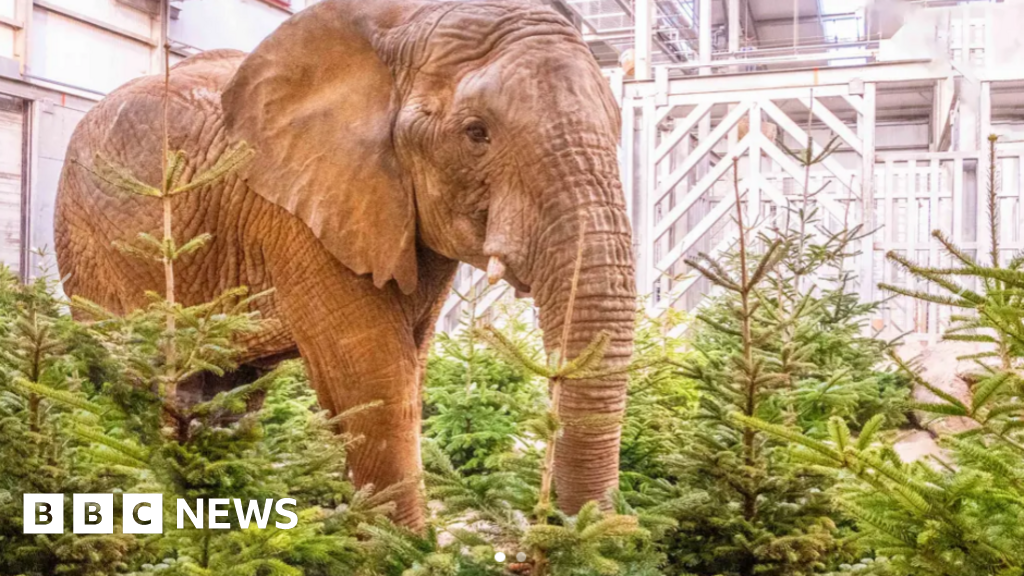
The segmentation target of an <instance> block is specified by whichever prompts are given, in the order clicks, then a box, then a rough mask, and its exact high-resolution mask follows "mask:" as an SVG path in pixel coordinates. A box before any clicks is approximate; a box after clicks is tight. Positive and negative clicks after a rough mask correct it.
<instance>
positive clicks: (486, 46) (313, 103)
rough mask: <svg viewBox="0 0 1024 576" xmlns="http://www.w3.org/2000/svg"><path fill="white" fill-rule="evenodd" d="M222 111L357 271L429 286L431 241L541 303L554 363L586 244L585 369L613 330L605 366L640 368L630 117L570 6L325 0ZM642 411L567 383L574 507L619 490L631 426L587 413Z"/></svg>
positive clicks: (252, 67)
mask: <svg viewBox="0 0 1024 576" xmlns="http://www.w3.org/2000/svg"><path fill="white" fill-rule="evenodd" d="M223 103H224V108H225V111H226V114H227V125H228V130H229V137H231V138H235V139H244V140H246V141H248V142H250V143H251V144H253V145H254V146H255V147H256V149H257V153H258V156H257V160H256V161H255V162H254V163H253V164H252V165H251V166H250V167H249V169H248V174H247V178H248V181H249V183H250V185H251V186H252V188H253V189H254V190H255V191H256V192H257V193H258V194H260V195H261V196H263V197H265V198H266V199H268V200H270V201H272V202H274V203H276V204H277V205H279V206H281V207H283V208H285V209H286V210H289V211H290V212H292V213H293V214H295V215H296V216H298V217H299V218H301V219H302V220H303V221H304V222H305V223H306V224H307V225H308V226H309V227H310V229H312V231H313V232H314V233H315V234H316V235H317V236H318V237H319V239H320V240H321V241H322V242H323V244H324V246H325V247H326V248H327V249H328V250H330V251H331V252H332V253H333V254H334V255H335V256H336V257H337V258H338V259H339V260H340V261H341V262H342V263H344V264H345V265H347V266H348V267H350V268H351V269H352V270H354V271H355V272H357V273H360V274H372V275H373V279H374V281H375V282H376V283H377V285H378V286H381V287H383V286H384V285H385V284H386V283H387V282H388V281H390V280H392V279H393V280H395V281H396V283H397V286H398V288H399V289H401V290H402V291H403V292H406V293H409V292H412V291H414V290H415V289H416V285H417V278H418V269H417V266H418V264H417V260H416V253H417V252H416V244H417V242H421V243H422V244H424V245H425V246H427V247H429V248H430V249H432V250H434V251H435V252H438V253H440V254H442V255H444V256H447V257H448V258H451V259H455V260H460V261H463V262H468V263H470V264H472V265H474V266H477V267H479V268H485V267H487V266H488V264H489V263H490V268H491V272H492V273H500V274H502V275H503V276H504V278H505V279H506V280H508V281H509V282H510V283H512V284H513V285H515V286H516V287H517V288H518V289H520V290H522V291H528V292H530V293H532V295H533V296H534V297H535V300H536V303H537V305H538V306H539V307H540V321H541V327H542V328H543V329H544V333H545V344H546V346H547V348H548V350H549V352H551V351H554V349H555V348H557V347H558V346H559V345H560V341H561V333H562V326H563V323H564V321H565V316H566V307H567V305H568V300H569V291H570V290H569V287H570V282H571V277H572V270H573V265H574V262H575V260H576V255H577V240H578V238H579V237H580V234H584V244H583V257H582V266H581V276H580V280H579V290H578V292H577V295H576V298H575V307H574V314H573V318H572V330H571V333H570V334H569V336H568V346H567V348H568V350H567V354H568V355H569V356H572V355H574V354H575V353H576V352H578V351H580V350H581V349H582V348H583V347H585V346H586V345H587V344H588V343H590V342H591V340H592V339H593V338H594V337H595V335H596V334H597V333H598V332H600V331H607V332H608V333H609V334H610V335H611V337H612V345H611V347H610V349H609V353H608V355H607V356H606V363H607V364H609V365H611V366H616V365H621V364H623V363H625V362H627V361H628V359H629V356H630V354H631V353H632V341H633V322H634V313H635V297H634V292H635V286H634V268H633V255H632V246H631V233H630V228H629V223H628V219H627V216H626V211H625V206H624V201H623V195H622V188H621V184H620V182H619V175H618V163H617V160H616V144H617V140H618V131H619V115H618V110H617V107H616V105H615V103H614V100H613V98H612V95H611V92H610V90H609V88H608V86H607V84H606V82H605V80H604V79H603V78H602V76H601V73H600V70H599V69H598V66H597V64H596V62H595V61H594V59H593V57H592V56H591V55H590V52H589V51H588V49H587V47H586V45H585V44H584V43H583V41H582V39H581V38H580V36H579V34H578V33H577V31H576V30H575V29H574V28H573V27H572V26H571V25H570V24H569V23H568V22H566V21H565V20H564V19H563V18H562V17H561V16H559V15H558V14H557V13H555V12H554V11H552V10H550V9H548V8H546V7H543V6H541V5H540V4H538V3H536V2H525V1H515V0H513V1H507V2H501V1H494V2H488V1H464V2H440V1H439V2H434V1H415V0H373V1H367V0H325V1H324V2H322V3H320V4H318V5H316V6H314V7H312V8H310V9H308V10H306V11H304V12H302V13H300V14H299V15H297V16H296V17H295V18H293V19H292V20H290V21H289V22H288V23H286V24H285V25H283V26H282V27H281V28H280V29H279V30H278V31H277V32H275V33H274V34H273V35H272V36H271V37H270V38H268V39H267V40H266V41H264V42H263V43H262V44H261V45H260V46H259V47H258V48H257V49H256V51H255V52H253V54H252V55H250V56H249V57H248V58H247V59H246V60H245V62H244V63H243V64H242V66H241V68H240V70H239V72H238V74H237V76H236V77H235V79H234V80H233V81H232V83H231V84H230V86H229V87H228V89H227V90H226V91H225V93H224V97H223ZM581 227H582V229H581ZM624 403H625V381H624V378H611V379H609V380H606V381H601V382H586V383H584V382H570V383H567V385H566V386H564V387H563V393H562V397H561V409H562V414H563V417H564V420H565V423H566V428H565V431H564V434H563V436H562V438H561V440H560V441H559V447H558V458H557V464H556V482H557V489H558V495H559V498H560V503H561V506H562V508H563V509H566V510H569V511H575V510H576V509H578V508H579V506H580V505H582V504H583V503H584V502H586V501H587V500H591V499H601V498H603V497H604V496H605V495H606V493H607V491H608V489H610V488H613V487H614V486H615V485H616V482H617V478H618V475H617V469H618V440H619V429H618V426H617V425H615V424H614V423H609V422H612V421H613V419H609V418H588V417H589V416H594V415H617V414H620V413H621V411H622V410H623V408H624ZM588 420H589V421H590V425H586V424H585V423H584V422H585V421H588ZM594 422H606V424H604V425H603V427H598V428H594V424H593V423H594Z"/></svg>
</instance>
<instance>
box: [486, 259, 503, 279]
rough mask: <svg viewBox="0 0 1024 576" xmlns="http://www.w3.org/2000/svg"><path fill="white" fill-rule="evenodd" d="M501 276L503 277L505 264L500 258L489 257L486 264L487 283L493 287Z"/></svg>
mask: <svg viewBox="0 0 1024 576" xmlns="http://www.w3.org/2000/svg"><path fill="white" fill-rule="evenodd" d="M503 276H505V264H504V263H503V262H502V261H501V258H498V257H497V256H491V259H490V260H489V261H488V262H487V283H488V284H490V285H491V286H493V285H495V284H497V283H498V280H501V278H502V277H503Z"/></svg>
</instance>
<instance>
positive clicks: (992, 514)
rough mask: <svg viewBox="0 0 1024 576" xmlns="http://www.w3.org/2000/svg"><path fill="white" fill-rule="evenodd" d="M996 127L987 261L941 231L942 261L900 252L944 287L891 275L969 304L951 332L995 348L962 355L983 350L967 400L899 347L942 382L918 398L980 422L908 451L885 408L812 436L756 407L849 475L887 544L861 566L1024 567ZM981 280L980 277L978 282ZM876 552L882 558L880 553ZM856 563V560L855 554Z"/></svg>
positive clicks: (866, 525) (1017, 317) (857, 509)
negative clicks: (891, 437) (930, 451)
mask: <svg viewBox="0 0 1024 576" xmlns="http://www.w3.org/2000/svg"><path fill="white" fill-rule="evenodd" d="M996 140H997V139H996V138H995V137H994V136H993V137H991V138H990V149H989V154H990V158H991V159H992V161H991V164H990V166H989V170H990V172H989V175H990V176H989V185H988V193H987V197H988V215H989V241H990V245H989V252H988V255H987V256H988V257H987V261H986V260H982V259H981V258H977V257H975V256H974V255H971V254H970V253H968V252H967V251H966V250H964V249H962V248H960V247H958V246H956V245H955V244H953V243H952V242H950V241H949V240H948V239H947V238H946V237H945V236H944V235H943V234H942V233H941V232H939V231H936V232H933V237H934V238H935V239H936V241H938V242H939V243H940V244H941V245H942V246H943V249H944V250H945V251H946V253H947V254H948V255H949V256H950V258H951V259H952V262H953V265H952V266H950V267H946V268H942V267H935V266H920V265H917V264H914V263H913V262H911V261H909V260H907V259H906V258H903V257H901V256H899V255H898V254H894V253H891V254H890V255H889V259H890V261H892V262H894V263H895V264H896V265H898V266H900V267H902V268H903V269H905V270H906V271H907V272H908V273H909V274H910V275H912V276H914V277H916V278H918V279H920V280H922V281H925V282H926V283H928V284H929V285H930V286H931V287H932V288H933V290H929V291H924V290H922V291H914V290H908V289H905V288H902V287H897V286H889V285H883V286H882V287H883V288H885V289H887V290H889V291H891V292H894V293H896V294H901V295H904V296H910V297H914V298H918V299H921V300H925V301H927V302H934V303H938V304H942V305H949V306H954V307H956V308H959V309H960V310H961V311H962V312H961V313H960V314H957V315H955V316H954V317H953V324H952V326H951V327H950V328H949V330H948V331H947V333H946V335H945V338H946V339H948V340H960V341H972V342H981V343H985V344H988V345H990V349H989V350H987V351H985V352H982V353H980V354H974V355H970V356H965V357H963V358H962V359H964V360H971V361H973V362H974V366H975V369H974V370H973V371H971V372H970V373H969V374H967V375H965V377H966V378H967V380H968V382H969V383H970V385H971V399H970V401H969V402H965V401H962V400H960V399H958V398H956V397H954V396H952V395H950V394H949V393H947V392H945V391H943V390H941V389H939V388H937V387H935V386H934V385H932V384H931V383H929V382H928V381H927V380H926V379H925V378H923V377H922V376H921V375H920V371H919V370H918V368H917V367H916V366H915V365H913V364H912V363H908V362H906V361H904V360H903V359H902V358H900V357H898V356H897V355H895V354H893V355H892V359H893V361H894V363H895V364H896V366H897V367H898V368H899V369H900V371H901V372H903V373H904V374H906V375H908V376H909V377H910V378H911V379H912V380H913V381H914V384H915V385H917V386H921V387H922V388H925V389H927V390H929V391H931V392H932V393H933V394H935V396H936V397H937V399H938V401H937V402H925V403H923V402H915V403H911V405H910V407H911V408H913V409H916V410H919V411H922V412H925V413H928V414H931V415H932V416H933V417H934V418H945V417H950V416H955V417H959V418H963V419H966V420H968V421H970V422H971V423H972V424H973V426H972V427H970V428H969V429H967V430H965V431H962V432H955V433H953V432H947V433H943V434H942V436H941V437H940V439H939V442H940V446H942V447H943V448H944V450H943V452H942V454H941V455H939V456H937V457H933V458H930V459H927V460H919V461H917V462H914V463H907V462H904V461H903V460H902V459H901V458H900V457H899V456H898V455H897V454H896V452H895V451H894V450H893V449H892V447H891V445H889V444H888V443H887V442H886V439H885V435H884V434H879V433H878V429H879V417H876V418H875V419H873V420H872V421H870V422H868V424H866V425H865V426H864V428H863V430H862V431H861V433H860V435H859V436H858V437H857V438H856V439H853V437H852V435H851V433H850V431H849V429H848V427H847V425H846V423H845V422H844V421H843V420H841V419H839V418H835V419H833V420H832V421H831V422H830V423H829V435H828V436H827V437H826V438H823V439H814V438H809V437H807V436H805V435H802V434H798V433H795V432H794V431H793V430H791V429H787V428H783V427H779V426H776V425H773V424H770V423H766V422H763V421H761V420H757V419H750V418H741V420H742V421H743V422H745V423H746V424H747V425H750V426H754V427H756V428H758V429H760V430H764V431H766V432H767V433H769V434H771V435H773V436H775V437H778V438H782V439H785V440H788V441H790V442H793V443H794V444H797V445H799V446H800V447H801V450H800V451H799V452H798V455H799V456H800V457H801V458H802V459H803V460H805V461H806V462H809V463H812V464H814V465H815V466H817V467H819V468H820V469H823V470H828V471H831V472H833V473H834V474H836V475H837V477H838V478H840V479H841V480H842V485H841V486H842V488H843V490H842V491H841V494H842V500H841V501H842V504H843V507H844V509H845V510H847V511H848V512H849V513H850V514H851V515H852V516H853V517H854V518H856V520H857V522H858V526H859V528H860V530H861V531H862V533H863V539H864V540H865V541H866V542H868V543H869V544H871V545H872V546H873V547H874V549H875V550H876V554H877V556H876V558H875V560H876V561H875V562H872V563H870V564H867V563H863V562H862V563H861V564H860V565H859V566H858V567H857V569H859V571H861V572H862V573H864V572H865V571H870V572H875V573H878V574H900V575H904V574H905V575H911V574H922V573H928V574H936V575H950V576H952V575H964V576H968V575H970V576H974V575H977V576H980V575H982V574H1000V575H1010V574H1024V548H1022V547H1021V545H1020V543H1021V542H1022V541H1024V524H1022V522H1021V521H1022V519H1024V483H1022V480H1024V425H1022V423H1021V422H1022V421H1021V415H1022V413H1024V404H1022V403H1021V401H1020V397H1021V394H1022V392H1024V378H1022V373H1021V368H1022V356H1024V347H1022V346H1021V344H1022V343H1024V341H1022V340H1021V336H1022V335H1024V299H1022V296H1024V270H1022V268H1024V255H1020V254H1018V255H1016V256H1014V257H1013V258H1010V259H1009V260H1008V261H1006V260H1004V258H1002V255H1001V251H1000V248H999V230H998V222H999V215H998V201H997V191H998V186H997V182H998V174H997V171H996V160H995V158H996V152H997V150H996ZM968 281H971V282H973V284H974V285H975V286H976V287H970V286H968V285H967V282H968ZM877 560H883V561H882V562H878V561H877ZM847 568H850V569H854V567H853V566H849V567H847Z"/></svg>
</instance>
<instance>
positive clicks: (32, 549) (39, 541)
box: [0, 267, 137, 576]
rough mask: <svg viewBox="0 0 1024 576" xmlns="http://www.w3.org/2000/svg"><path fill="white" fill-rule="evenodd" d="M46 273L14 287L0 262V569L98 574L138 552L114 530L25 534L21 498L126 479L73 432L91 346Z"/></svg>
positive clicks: (84, 394) (91, 387) (86, 385)
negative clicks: (91, 455) (90, 453)
mask: <svg viewBox="0 0 1024 576" xmlns="http://www.w3.org/2000/svg"><path fill="white" fill-rule="evenodd" d="M52 289H53V285H52V283H51V282H50V281H47V280H45V279H40V280H36V281H35V282H33V283H31V284H28V285H22V284H21V283H20V281H19V280H18V278H16V277H15V276H14V275H13V274H11V272H10V271H9V270H8V269H6V268H3V267H0V462H3V467H2V472H0V573H3V574H27V575H34V574H68V575H82V576H86V575H89V576H92V575H99V574H105V573H106V571H107V570H108V569H109V568H110V567H118V566H124V565H125V562H126V560H127V559H128V557H129V555H130V554H131V553H132V552H134V551H135V550H136V549H137V545H136V543H135V542H134V541H133V539H131V538H128V537H125V536H123V535H119V534H113V535H93V536H76V535H73V534H63V535H25V534H23V533H22V532H23V528H22V494H25V493H65V494H68V495H69V496H68V498H67V501H66V502H65V508H66V509H68V510H70V508H71V501H70V494H71V493H73V492H111V491H114V490H115V489H118V488H120V487H122V486H123V485H124V484H123V482H124V481H125V480H126V477H125V475H123V474H119V473H118V472H117V471H115V470H98V469H96V468H95V467H94V466H93V465H92V464H93V463H92V462H91V461H90V460H89V459H88V458H84V457H83V451H84V450H85V449H86V443H85V442H83V441H82V440H81V439H80V438H78V437H77V436H76V434H75V433H74V429H75V427H76V426H77V425H78V421H79V419H80V418H83V417H87V416H91V417H95V415H94V414H91V413H90V411H89V410H83V408H86V409H88V408H92V404H91V403H90V402H89V400H88V396H89V395H91V394H94V393H95V383H94V382H91V381H89V380H88V379H87V376H88V375H89V373H90V369H91V368H95V366H94V365H92V364H91V362H92V360H93V359H94V358H95V356H96V353H97V347H96V346H95V345H94V344H93V343H92V342H91V341H89V339H88V337H87V335H86V334H85V333H84V331H83V330H82V328H81V327H80V326H78V325H77V324H75V323H74V322H73V321H72V320H71V319H70V318H69V317H68V316H66V315H65V314H64V313H62V304H61V302H60V301H59V300H58V299H57V298H55V297H54V296H53V291H52Z"/></svg>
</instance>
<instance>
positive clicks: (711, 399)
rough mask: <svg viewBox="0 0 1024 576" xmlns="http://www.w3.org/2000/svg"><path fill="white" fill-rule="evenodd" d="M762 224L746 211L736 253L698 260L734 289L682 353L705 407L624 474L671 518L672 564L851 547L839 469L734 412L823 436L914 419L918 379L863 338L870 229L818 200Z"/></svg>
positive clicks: (736, 570) (751, 566) (811, 558)
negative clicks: (861, 268)
mask: <svg viewBox="0 0 1024 576" xmlns="http://www.w3.org/2000/svg"><path fill="white" fill-rule="evenodd" d="M809 199H810V200H813V195H809ZM756 224H757V226H756V227H758V228H763V229H765V231H764V232H762V233H760V234H758V235H757V236H756V237H754V236H753V235H752V234H753V233H752V232H751V231H750V229H748V228H746V227H745V225H744V223H743V221H742V219H741V218H740V219H739V220H738V225H739V227H740V229H741V234H740V238H739V243H738V245H737V247H736V251H735V252H732V253H729V254H726V255H724V256H722V257H718V258H711V257H709V256H706V255H701V256H700V258H697V259H692V260H688V264H689V265H690V266H691V267H693V268H694V269H696V270H698V271H699V272H700V273H702V274H703V275H704V276H705V277H707V278H708V279H709V280H710V281H711V282H712V283H713V284H714V285H715V286H716V287H717V288H718V290H719V291H720V295H719V296H718V297H716V298H714V299H712V300H711V301H710V302H709V303H708V304H707V305H705V306H704V307H702V308H701V309H700V310H699V311H698V314H697V320H698V323H697V324H696V326H694V327H693V328H692V330H691V334H690V336H689V344H690V345H691V346H692V349H693V351H692V352H691V353H689V354H687V355H686V356H685V357H684V358H680V359H674V360H672V363H673V364H674V365H675V366H676V367H677V370H676V371H675V375H676V377H677V378H683V379H686V380H688V381H689V382H691V383H692V384H691V386H695V387H696V390H697V392H698V395H699V398H698V405H697V408H696V409H695V410H694V411H693V412H689V413H686V412H685V411H682V412H680V415H681V416H683V418H682V419H681V421H680V423H679V424H678V425H677V426H675V427H674V430H673V433H672V434H671V435H669V436H667V438H668V441H667V442H665V444H664V446H662V447H661V448H659V449H658V452H659V453H660V454H659V457H658V458H657V461H659V462H660V463H661V467H660V469H659V468H658V467H654V468H650V469H648V470H645V471H644V472H643V473H640V474H638V473H633V472H630V471H628V470H624V477H625V479H626V480H627V481H628V483H627V484H626V486H624V487H625V488H626V490H625V491H624V493H623V496H624V498H625V499H626V500H627V501H628V502H629V503H630V505H632V506H634V507H636V508H637V509H639V510H642V511H644V512H646V513H647V514H648V515H650V517H651V521H652V522H653V523H656V524H658V525H661V526H664V534H665V535H664V537H663V538H662V540H661V542H660V545H661V546H662V547H663V549H664V550H665V552H666V553H667V554H668V558H669V562H668V564H667V565H666V566H665V572H666V573H671V574H683V573H695V574H709V575H710V574H737V575H747V574H780V575H781V574H810V573H814V572H819V571H822V570H824V569H827V568H829V567H832V566H835V565H838V563H839V562H840V561H841V560H842V559H844V558H846V557H847V553H848V552H849V550H847V545H846V543H845V542H844V540H843V538H842V524H843V522H844V520H843V515H842V514H841V513H840V511H839V510H838V509H836V507H835V506H834V505H833V502H832V499H831V497H830V488H831V485H832V482H833V480H832V478H831V477H830V476H828V475H827V474H823V473H821V472H820V471H818V470H816V469H815V468H814V467H812V466H808V465H806V464H804V463H802V462H799V461H795V460H794V459H793V458H791V455H790V450H789V447H788V445H787V443H786V442H784V441H779V440H777V439H775V438H774V437H772V436H771V435H766V434H763V433H761V431H760V430H759V429H757V428H755V427H752V426H750V425H748V424H746V423H745V421H741V420H736V419H735V418H734V417H733V415H734V414H740V415H746V416H747V417H757V418H760V419H762V420H764V421H767V422H771V423H773V425H775V426H778V427H780V428H782V429H785V430H795V431H800V432H802V433H806V434H808V435H810V436H811V437H819V436H822V435H823V434H825V433H826V432H827V426H826V424H827V422H828V419H829V418H830V417H832V416H844V417H850V418H853V419H857V420H858V421H859V422H862V423H864V422H867V421H869V419H870V418H871V417H872V416H874V415H878V417H877V419H876V420H875V421H874V422H875V423H874V424H872V425H876V424H877V425H881V424H882V423H885V424H886V425H893V424H897V423H899V422H900V421H901V420H902V416H901V415H900V412H899V409H898V406H897V405H895V404H896V402H895V400H896V399H898V398H902V397H903V396H904V395H905V393H906V387H905V386H904V385H903V380H902V379H900V378H898V377H896V376H893V375H891V374H884V373H881V372H879V368H878V367H879V365H880V364H881V363H882V361H883V360H884V353H885V351H886V350H887V349H888V347H889V344H888V343H885V342H881V341H879V340H876V339H874V338H869V337H865V336H863V332H864V328H865V326H864V325H865V322H866V318H867V316H868V314H869V313H870V312H872V311H873V310H874V307H873V306H872V305H865V304H861V303H859V301H858V298H857V295H856V294H855V293H854V291H853V286H854V284H855V278H854V277H853V275H852V274H850V273H849V272H848V271H846V270H845V266H844V262H845V261H846V260H847V259H849V258H850V257H852V256H854V255H855V254H856V252H855V251H854V247H855V246H856V245H857V243H858V241H859V240H860V239H861V232H860V230H859V229H858V228H852V229H843V230H841V231H839V232H837V233H828V232H826V231H825V230H824V228H823V227H822V226H820V223H819V222H818V219H817V211H816V209H815V208H813V207H812V205H811V204H810V203H808V204H806V205H805V206H804V207H801V208H798V209H792V210H791V211H789V212H784V213H782V214H780V215H777V216H775V217H774V220H773V223H772V224H762V223H756ZM752 228H753V227H752ZM652 472H653V473H652ZM669 521H670V522H671V524H669Z"/></svg>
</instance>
